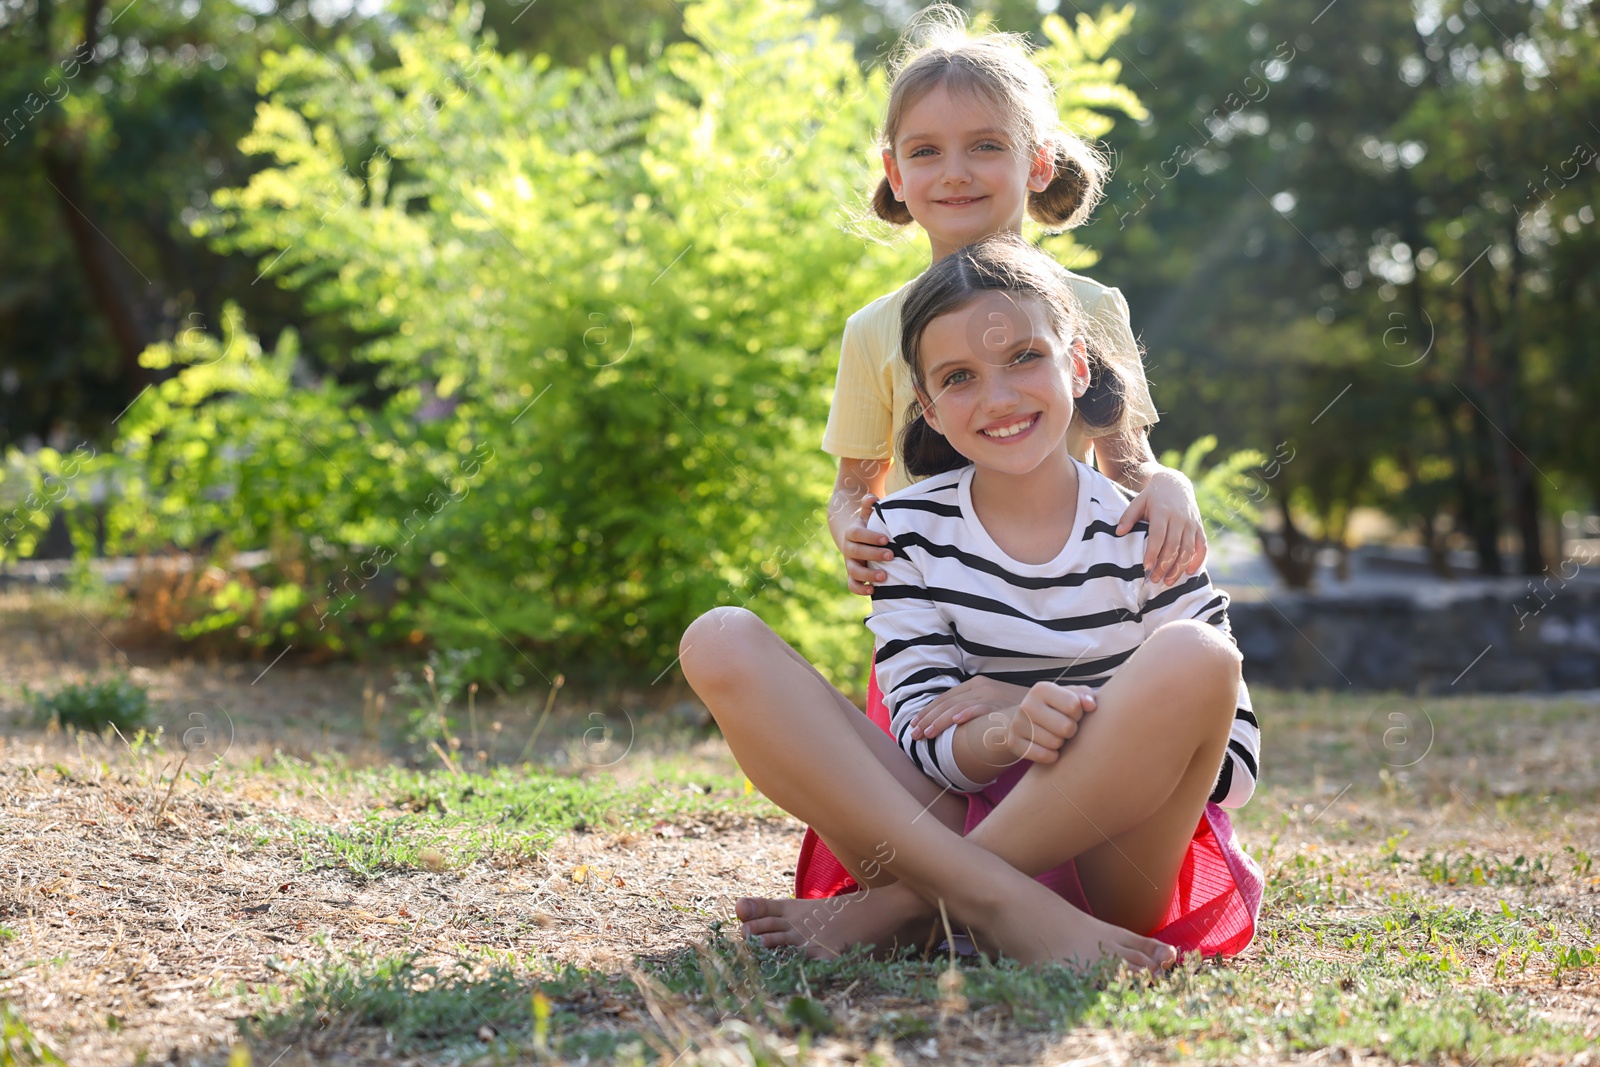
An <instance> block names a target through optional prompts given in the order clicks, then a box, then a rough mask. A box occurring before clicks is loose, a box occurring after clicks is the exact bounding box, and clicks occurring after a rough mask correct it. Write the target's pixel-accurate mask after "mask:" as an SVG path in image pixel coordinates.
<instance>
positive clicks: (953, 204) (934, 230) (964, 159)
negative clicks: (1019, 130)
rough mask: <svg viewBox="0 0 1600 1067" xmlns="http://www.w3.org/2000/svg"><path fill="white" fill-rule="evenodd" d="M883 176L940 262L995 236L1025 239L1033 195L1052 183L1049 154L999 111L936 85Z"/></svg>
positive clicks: (898, 136)
mask: <svg viewBox="0 0 1600 1067" xmlns="http://www.w3.org/2000/svg"><path fill="white" fill-rule="evenodd" d="M883 166H884V172H885V174H887V176H888V179H889V187H890V189H892V190H893V192H894V195H895V198H896V199H897V200H902V201H904V202H905V205H906V209H907V210H909V211H910V212H911V217H912V218H914V219H916V220H917V222H918V223H919V224H920V225H921V226H922V228H923V229H924V230H926V231H927V232H928V238H929V240H930V241H931V242H932V244H933V258H934V259H942V258H943V257H945V256H947V255H949V254H950V253H951V252H954V251H955V250H956V249H958V248H960V247H962V246H963V245H968V244H971V243H972V242H974V241H977V240H981V239H982V238H984V237H988V236H990V235H992V234H996V233H1001V232H1005V231H1012V232H1019V231H1020V230H1021V228H1022V217H1023V214H1024V212H1025V211H1026V209H1027V196H1028V193H1029V191H1033V192H1039V191H1042V190H1043V189H1044V188H1045V187H1046V186H1048V185H1049V184H1050V179H1051V178H1052V177H1053V176H1054V169H1053V167H1052V165H1051V156H1050V153H1049V151H1048V149H1045V150H1041V149H1040V148H1038V147H1035V146H1030V145H1027V144H1023V143H1021V142H1020V141H1019V139H1018V137H1017V135H1016V133H1015V132H1014V131H1012V130H1010V129H1009V128H1008V127H1007V124H1006V122H1005V117H1004V115H1003V114H1002V113H1001V112H1000V109H999V108H997V107H996V106H995V105H994V104H992V103H990V102H989V101H987V100H985V99H984V98H983V97H982V96H980V95H979V94H977V93H973V92H963V91H956V92H951V91H950V89H949V88H947V87H946V86H944V85H937V86H935V87H934V88H932V89H930V90H929V91H928V92H926V93H924V94H923V95H922V97H921V99H919V100H917V101H916V102H915V103H913V104H911V106H909V107H908V108H906V110H905V112H904V114H903V115H902V116H901V117H900V121H899V123H898V129H896V131H895V140H894V145H893V147H892V148H886V149H884V151H883Z"/></svg>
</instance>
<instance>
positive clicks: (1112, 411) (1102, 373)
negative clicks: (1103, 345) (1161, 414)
mask: <svg viewBox="0 0 1600 1067" xmlns="http://www.w3.org/2000/svg"><path fill="white" fill-rule="evenodd" d="M1083 345H1084V350H1085V351H1086V352H1087V354H1088V357H1089V384H1088V386H1087V387H1086V388H1085V389H1084V391H1083V395H1082V396H1080V397H1078V399H1077V400H1075V401H1073V416H1074V417H1075V418H1079V419H1082V420H1083V421H1084V422H1085V423H1086V424H1087V425H1088V426H1089V427H1090V428H1092V429H1094V430H1096V431H1098V433H1093V434H1090V435H1089V436H1091V437H1098V436H1101V435H1102V434H1105V433H1109V432H1110V431H1112V430H1114V429H1116V428H1117V427H1118V426H1120V425H1122V419H1123V416H1124V415H1125V414H1126V413H1127V410H1128V385H1127V383H1126V382H1125V381H1123V380H1122V375H1121V373H1119V372H1118V371H1117V368H1116V367H1115V366H1114V365H1112V364H1111V363H1110V362H1109V361H1107V360H1106V358H1105V357H1104V356H1102V355H1101V354H1100V346H1099V345H1098V344H1097V343H1096V342H1095V340H1094V339H1093V338H1091V337H1085V338H1084V341H1083Z"/></svg>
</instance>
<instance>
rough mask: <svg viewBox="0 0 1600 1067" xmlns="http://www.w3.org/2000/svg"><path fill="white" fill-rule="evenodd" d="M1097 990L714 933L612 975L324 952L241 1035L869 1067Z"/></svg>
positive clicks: (996, 969)
mask: <svg viewBox="0 0 1600 1067" xmlns="http://www.w3.org/2000/svg"><path fill="white" fill-rule="evenodd" d="M962 962H963V963H969V962H970V961H962ZM1106 985H1107V982H1106V980H1105V979H1104V978H1101V979H1098V980H1097V979H1094V978H1086V977H1083V976H1080V975H1077V974H1074V973H1072V972H1070V971H1067V970H1066V969H1064V968H1047V969H1045V970H1042V971H1030V970H1026V969H1023V968H1020V967H1017V966H1015V965H1013V964H1009V963H1006V964H1001V965H999V966H993V965H989V964H986V963H983V964H977V965H973V966H971V967H970V969H969V968H966V967H955V968H952V966H951V963H950V961H948V960H937V959H935V960H924V959H920V958H915V957H910V956H906V957H901V958H898V959H893V960H873V959H869V958H867V957H866V956H865V955H864V954H852V955H848V956H844V957H840V958H839V959H835V960H827V961H818V960H810V959H806V958H804V957H803V956H801V955H800V954H798V953H797V952H795V951H793V950H787V949H786V950H765V949H760V948H754V947H752V946H750V945H749V944H747V943H746V942H744V941H743V940H742V939H740V938H735V937H729V936H727V935H726V934H724V933H722V932H721V931H720V930H714V931H713V933H712V935H711V937H710V938H709V939H708V941H706V942H703V943H700V944H695V945H692V946H686V947H684V948H682V949H679V950H676V951H673V952H670V953H665V954H660V955H656V956H648V957H637V958H636V959H635V960H634V961H633V963H631V964H629V965H627V966H625V967H624V968H623V971H622V973H619V974H605V973H602V972H599V971H594V970H586V969H582V968H578V967H573V966H569V965H558V966H555V967H550V966H549V965H548V964H546V963H543V962H541V961H534V960H529V961H524V965H518V963H517V962H516V961H514V960H511V959H509V958H507V957H506V956H504V955H501V956H499V957H498V958H490V957H488V956H486V957H485V958H484V959H483V960H482V961H480V962H471V961H467V960H464V959H459V958H458V959H447V960H444V961H443V962H440V960H439V958H438V957H428V956H425V955H423V954H422V953H412V954H407V955H399V956H377V955H367V954H363V953H353V954H338V953H330V954H328V955H327V956H325V957H324V958H323V959H322V960H320V961H318V962H315V963H311V964H308V965H306V966H304V967H301V968H299V969H297V970H296V971H294V972H293V973H292V975H291V985H290V989H289V999H290V1002H289V1003H288V1005H287V1006H285V1007H283V1008H281V1009H277V1010H271V1009H268V1010H263V1011H260V1012H258V1013H257V1014H256V1015H255V1016H253V1017H252V1018H250V1019H248V1020H246V1021H245V1022H244V1023H242V1024H241V1027H242V1030H243V1032H244V1036H245V1038H246V1040H247V1041H249V1042H250V1043H251V1044H253V1045H258V1046H260V1047H261V1048H262V1049H263V1050H268V1049H276V1048H279V1047H282V1046H285V1045H299V1046H300V1047H301V1048H302V1049H303V1050H304V1051H306V1052H307V1053H308V1054H310V1055H311V1056H313V1057H316V1058H319V1059H320V1058H325V1057H349V1056H355V1057H357V1058H358V1059H359V1058H360V1057H361V1053H362V1050H364V1049H365V1050H371V1051H372V1052H373V1053H376V1052H377V1051H378V1050H379V1049H381V1050H382V1051H383V1053H384V1054H385V1055H394V1056H424V1057H428V1058H430V1059H432V1058H436V1057H437V1058H439V1059H441V1060H444V1059H451V1060H460V1059H471V1058H478V1057H485V1058H486V1062H487V1061H498V1060H501V1059H526V1058H527V1057H528V1056H530V1055H534V1056H536V1057H538V1058H540V1059H541V1061H546V1060H555V1061H581V1060H583V1059H584V1058H585V1057H587V1058H588V1060H589V1061H590V1062H596V1061H599V1062H617V1063H666V1062H677V1063H680V1064H691V1063H694V1062H697V1061H698V1060H699V1059H700V1058H701V1057H702V1056H706V1055H711V1054H713V1053H715V1052H717V1051H718V1050H722V1051H736V1052H737V1054H738V1058H739V1060H740V1062H752V1063H756V1064H766V1063H770V1064H787V1063H794V1062H805V1060H806V1050H807V1049H809V1048H811V1047H812V1045H813V1043H814V1042H816V1041H819V1040H823V1039H832V1040H835V1041H838V1042H843V1043H845V1044H846V1045H849V1046H853V1047H856V1048H859V1049H861V1050H863V1053H864V1054H865V1056H866V1058H867V1059H868V1060H869V1061H871V1060H873V1059H875V1056H874V1055H873V1054H871V1053H870V1052H868V1051H867V1050H870V1049H872V1048H874V1047H875V1046H878V1047H881V1045H882V1044H883V1043H885V1042H887V1043H891V1044H892V1043H896V1042H922V1041H925V1040H927V1039H928V1038H930V1037H935V1036H938V1035H940V1034H942V1033H943V1032H944V1031H945V1030H946V1029H947V1024H948V1023H949V1022H950V1021H951V1020H952V1019H954V1018H956V1017H960V1016H967V1015H969V1014H970V1013H973V1012H983V1013H984V1014H985V1015H986V1016H987V1017H988V1018H989V1019H992V1020H995V1021H1000V1022H1002V1023H1003V1024H1004V1025H1006V1026H1008V1027H1009V1028H1011V1029H1012V1030H1014V1031H1015V1032H1018V1033H1023V1032H1030V1031H1031V1032H1037V1031H1050V1030H1060V1029H1066V1028H1070V1027H1072V1026H1074V1025H1076V1024H1077V1023H1078V1022H1080V1021H1081V1020H1082V1019H1083V1018H1085V1016H1086V1014H1087V1013H1088V1012H1089V1011H1090V1009H1091V1008H1092V1006H1093V1005H1094V1003H1095V1002H1096V1001H1097V1000H1098V998H1099V997H1100V996H1101V994H1102V992H1103V991H1104V989H1105V988H1106ZM797 1049H798V1050H799V1052H798V1054H799V1057H800V1058H799V1059H798V1060H796V1059H795V1058H794V1057H795V1055H796V1050H797ZM785 1050H787V1051H785ZM996 1051H997V1052H998V1051H999V1050H996ZM996 1059H997V1061H1001V1062H1003V1061H1004V1060H1005V1057H1004V1055H1003V1054H1002V1055H999V1056H997V1057H996ZM719 1062H720V1061H719Z"/></svg>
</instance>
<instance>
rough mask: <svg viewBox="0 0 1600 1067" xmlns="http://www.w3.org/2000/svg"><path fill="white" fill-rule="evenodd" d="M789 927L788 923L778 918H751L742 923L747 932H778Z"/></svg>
mask: <svg viewBox="0 0 1600 1067" xmlns="http://www.w3.org/2000/svg"><path fill="white" fill-rule="evenodd" d="M788 929H790V924H789V923H788V922H787V921H785V920H783V919H778V918H766V919H751V920H749V921H748V922H746V923H745V924H744V932H745V933H747V934H779V933H783V932H785V931H787V930H788Z"/></svg>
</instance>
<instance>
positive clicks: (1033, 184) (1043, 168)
mask: <svg viewBox="0 0 1600 1067" xmlns="http://www.w3.org/2000/svg"><path fill="white" fill-rule="evenodd" d="M1055 180H1056V146H1055V144H1054V143H1053V142H1051V141H1044V142H1042V143H1041V144H1040V145H1039V147H1038V148H1036V149H1034V152H1033V159H1032V160H1030V161H1029V163H1028V188H1029V189H1031V190H1033V191H1034V192H1036V193H1042V192H1044V191H1045V190H1046V189H1048V188H1050V183H1051V182H1053V181H1055Z"/></svg>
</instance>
